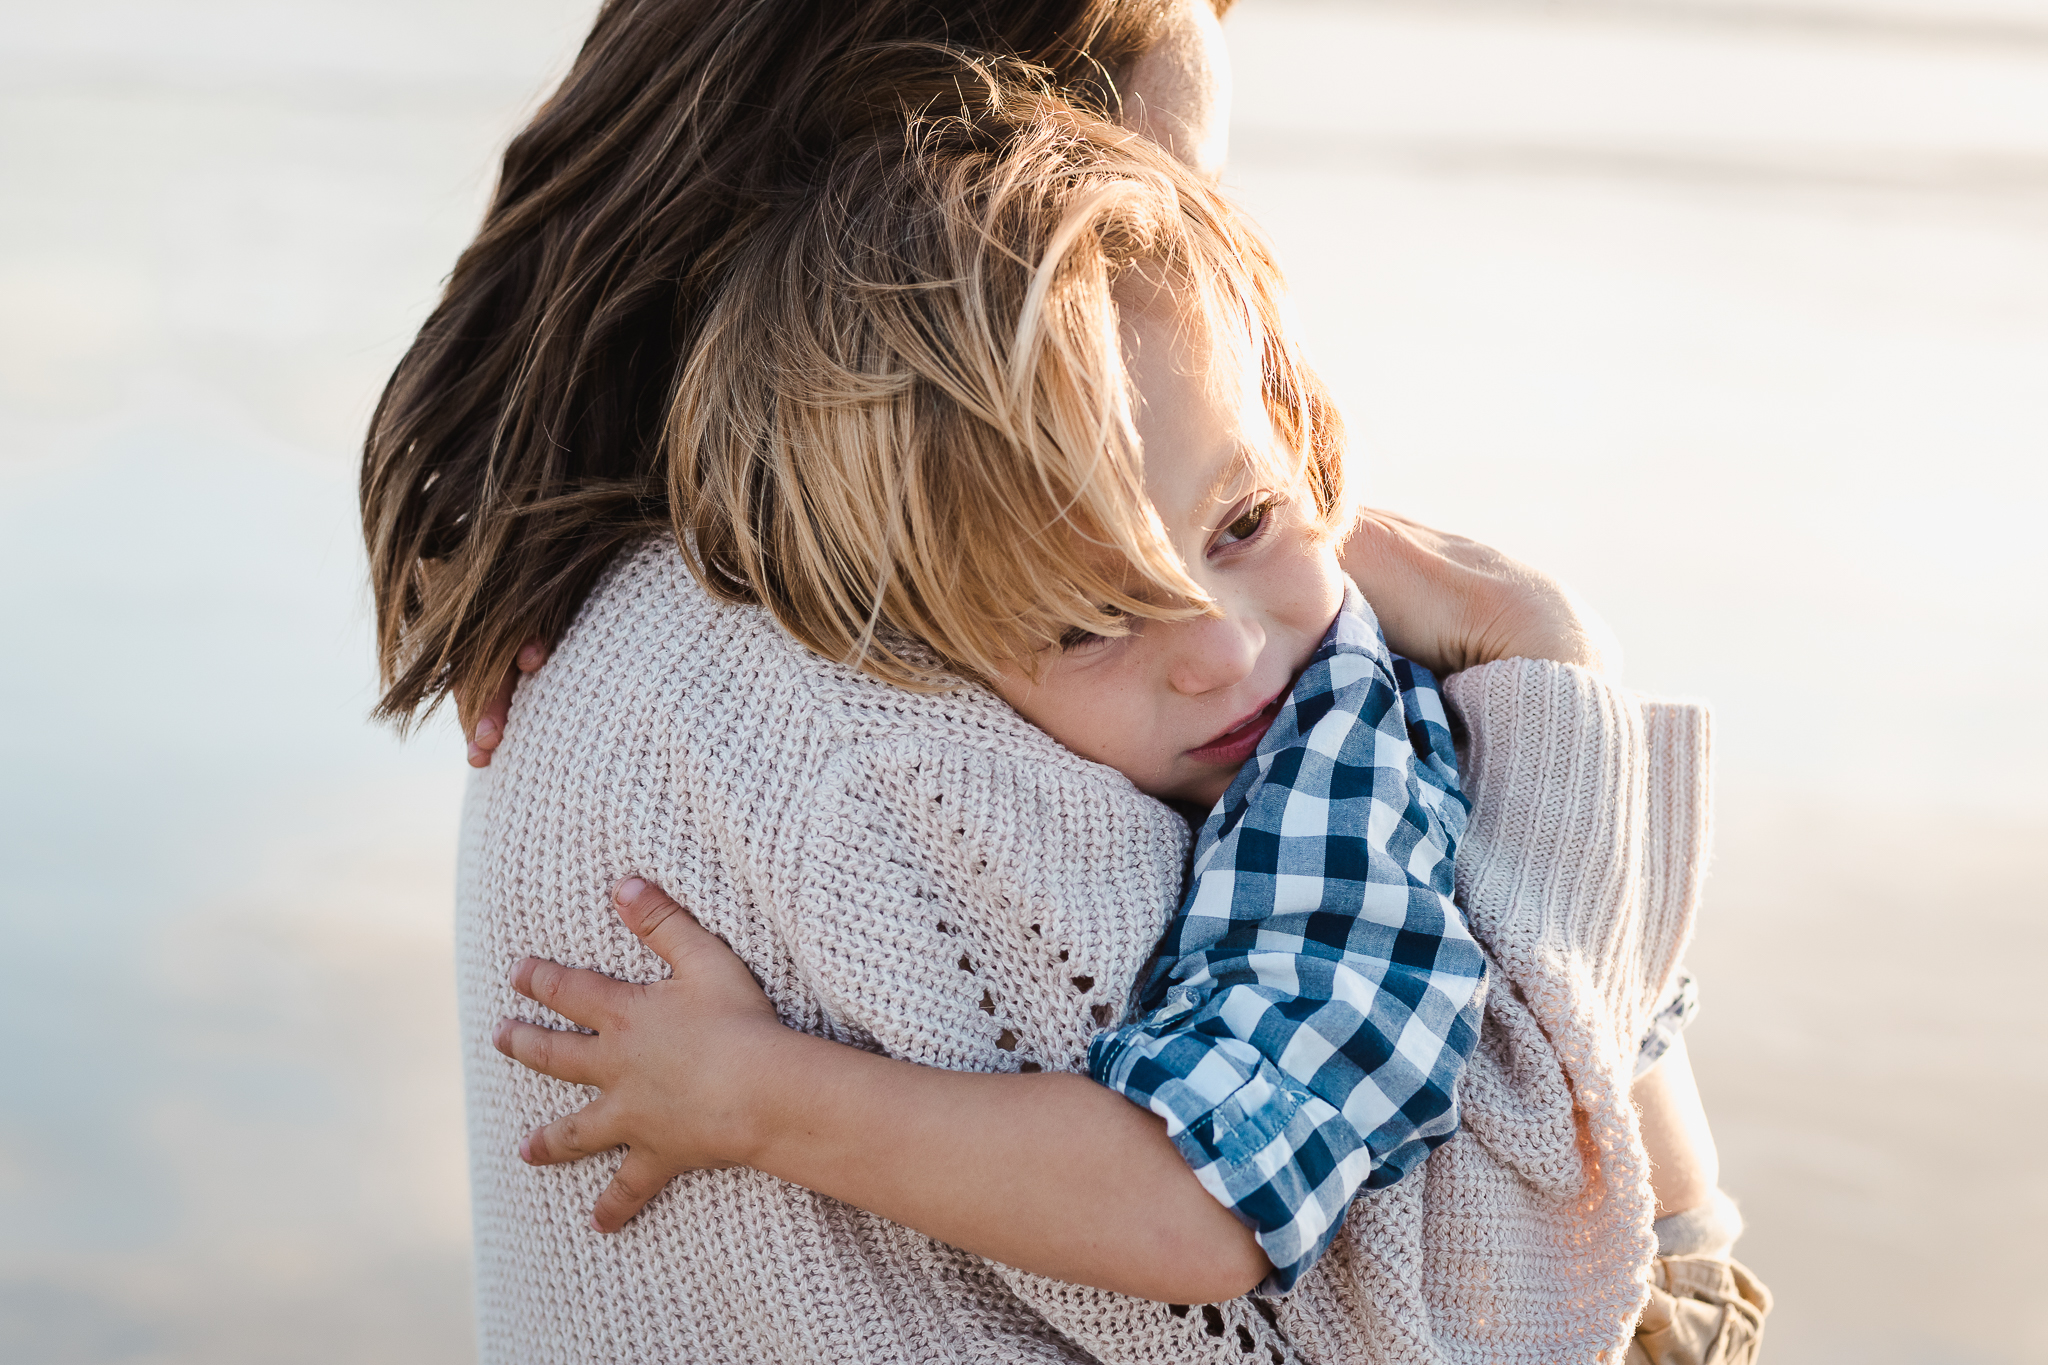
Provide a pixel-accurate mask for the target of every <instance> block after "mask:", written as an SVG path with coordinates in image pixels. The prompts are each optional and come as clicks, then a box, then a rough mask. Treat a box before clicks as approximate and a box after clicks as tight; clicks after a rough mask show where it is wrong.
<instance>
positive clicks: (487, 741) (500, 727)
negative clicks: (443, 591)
mask: <svg viewBox="0 0 2048 1365" xmlns="http://www.w3.org/2000/svg"><path fill="white" fill-rule="evenodd" d="M547 661H548V647H547V646H546V645H545V644H543V643H541V642H540V641H539V640H528V641H527V642H526V643H525V644H524V645H522V646H520V649H519V658H518V660H517V662H518V668H517V669H516V670H514V671H508V672H507V673H506V674H505V680H504V681H503V682H501V683H499V684H498V690H497V691H496V692H493V693H492V694H491V699H490V700H489V701H487V702H485V703H484V709H483V711H482V712H481V713H480V714H479V715H478V716H477V718H476V729H475V730H474V731H472V732H471V733H470V734H469V735H467V736H466V738H467V739H468V740H469V766H470V767H472V768H488V767H490V766H491V751H492V750H494V749H496V748H497V747H498V742H499V741H500V740H502V739H504V738H505V717H506V716H507V715H509V714H510V713H511V710H512V689H513V687H514V686H515V685H517V684H518V682H519V675H520V674H521V673H535V672H538V671H539V670H540V666H541V665H542V664H544V663H546V662H547ZM455 705H456V706H457V708H458V709H459V708H460V707H461V705H462V694H461V693H460V692H458V693H456V694H455Z"/></svg>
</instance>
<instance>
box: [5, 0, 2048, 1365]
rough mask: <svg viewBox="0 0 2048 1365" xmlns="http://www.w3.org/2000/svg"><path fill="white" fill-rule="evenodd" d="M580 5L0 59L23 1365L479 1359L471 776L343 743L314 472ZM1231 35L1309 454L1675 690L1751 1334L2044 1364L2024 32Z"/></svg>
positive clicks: (2035, 146)
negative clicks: (459, 916) (1308, 399)
mask: <svg viewBox="0 0 2048 1365" xmlns="http://www.w3.org/2000/svg"><path fill="white" fill-rule="evenodd" d="M587 9H588V7H587V6H585V5H560V4H544V3H540V0H520V3H516V4H503V3H498V4H488V5H487V4H483V3H481V0H472V2H469V3H461V2H458V0H435V2H434V3H427V4H412V5H399V4H397V3H396V0H375V2H374V3H352V4H349V5H339V4H318V3H316V4H308V5H302V6H289V7H283V6H277V7H245V6H239V5H230V4H228V3H226V2H225V0H209V2H208V3H192V4H180V5H175V6H174V5H163V4H142V3H140V2H139V0H135V2H134V3H116V0H90V3H82V4H77V5H72V6H65V7H60V8H51V9H48V10H45V11H38V12H34V13H26V14H23V15H19V16H14V17H12V18H11V19H10V25H9V30H8V32H7V33H5V34H4V35H0V177H4V184H0V203H4V204H5V205H6V211H5V212H4V213H0V300H4V306H0V573H4V574H5V576H6V581H8V582H9V583H10V584H12V585H15V587H14V590H13V591H11V592H10V593H9V594H7V595H6V597H5V598H4V599H0V639H5V640H6V641H7V642H8V646H9V650H10V653H9V659H10V663H12V664H13V665H14V666H13V667H10V668H7V669H4V670H0V702H4V708H0V709H4V713H5V714H7V715H8V716H9V717H10V723H9V724H8V725H7V726H6V727H5V728H4V729H0V932H4V933H5V936H6V941H7V943H8V945H9V952H8V953H7V954H6V955H5V956H4V958H0V997H4V998H6V999H7V1000H8V1001H9V1003H10V1004H11V1006H12V1007H13V1008H12V1010H11V1011H10V1013H11V1015H12V1017H13V1019H14V1021H15V1028H16V1030H17V1042H18V1046H17V1047H16V1048H15V1049H14V1050H13V1052H12V1055H10V1059H9V1062H8V1063H7V1066H6V1069H5V1071H4V1073H0V1074H4V1075H5V1077H6V1079H7V1081H8V1084H6V1085H5V1086H0V1343H5V1350H4V1351H0V1354H5V1355H6V1356H7V1358H8V1359H10V1360H14V1359H21V1360H25V1361H34V1362H58V1361H64V1362H71V1361H77V1362H116V1361H118V1362H143V1361H151V1362H155V1361H162V1362H172V1361H176V1362H188V1361H189V1362H200V1361H204V1362H239V1361H251V1362H254V1361H264V1362H272V1361H307V1362H330V1361H333V1362H339V1361H349V1360H369V1359H375V1360H378V1361H380V1362H405V1361H421V1362H426V1361H434V1362H444V1361H450V1360H458V1359H461V1358H463V1357H464V1355H465V1354H466V1353H467V1352H468V1351H469V1349H470V1348H469V1345H468V1343H469V1340H470V1327H469V1322H468V1312H469V1309H468V1303H467V1298H466V1294H467V1287H466V1286H467V1273H468V1272H467V1216H468V1214H467V1202H466V1201H467V1196H466V1191H465V1190H464V1181H465V1168H464V1159H463V1133H462V1119H461V1103H460V1092H459V1077H458V1075H457V1068H456V1051H455V1045H454V1036H453V1028H454V1023H453V1009H452V999H451V996H452V990H451V986H452V968H451V964H450V959H449V926H448V904H449V896H448V887H449V879H450V876H451V874H452V857H451V854H452V842H453V825H454V816H455V809H456V806H457V803H458V802H459V800H460V794H461V787H462V780H463V770H462V769H461V767H460V765H459V760H458V747H457V746H456V744H455V743H454V741H453V740H452V737H451V736H450V734H449V733H448V732H447V731H446V729H445V727H442V728H434V729H431V730H430V731H429V733H428V734H427V735H425V736H424V737H422V738H421V739H420V740H418V741H416V742H414V743H413V744H411V745H407V746H400V745H399V744H397V743H396V742H395V741H394V740H392V739H391V738H390V737H388V736H386V735H383V734H380V733H378V732H376V731H372V730H370V729H369V728H367V727H366V726H365V725H364V724H363V723H362V719H361V718H362V716H363V714H364V712H365V711H366V710H367V708H368V705H369V703H370V700H371V697H372V694H373V679H372V677H371V676H370V673H369V669H368V666H367V659H368V640H367V634H366V629H367V628H366V626H365V624H364V615H363V612H362V594H361V589H360V586H359V575H360V564H359V551H358V550H357V548H356V542H355V532H354V529H353V526H352V518H353V510H352V475H353V459H354V450H355V445H356V442H357V441H358V439H359V435H360V431H361V427H362V423H363V421H364V419H365V418H366V417H367V414H368V411H369V406H370V404H371V402H372V401H373V400H374V396H375V392H376V389H377V386H378V385H379V383H380V382H381V379H382V377H383V375H384V374H385V373H387V372H388V370H389V367H390V365H391V363H392V362H393V360H394V359H395V358H396V355H397V354H398V351H399V349H400V348H401V347H402V346H403V344H404V342H405V339H406V337H407V335H408V334H409V332H410V329H411V328H412V327H413V326H415V325H417V322H418V320H419V318H420V317H422V316H423V315H424V312H425V309H426V308H427V306H428V305H429V304H430V302H431V300H432V297H433V294H434V290H435V288H436V283H437V281H438V279H439V277H440V276H441V275H442V274H443V273H444V272H445V270H446V269H447V267H448V265H449V263H450V262H451V261H452V260H453V258H454V253H455V252H456V250H457V249H458V248H459V247H460V245H461V243H462V240H463V239H464V237H465V235H466V233H467V232H468V230H469V228H470V227H471V225H472V224H473V223H474V220H475V216H476V214H477V213H478V211H479V209H480V206H481V200H482V196H483V194H484V193H485V191H486V189H487V187H488V183H489V176H490V170H491V165H492V160H493V154H494V151H495V149H496V147H497V146H498V145H499V144H500V143H501V142H502V139H503V138H504V137H505V136H506V135H507V134H508V133H509V132H510V131H511V129H512V128H513V127H515V126H516V123H517V120H518V117H519V114H520V111H521V110H522V109H523V108H525V107H528V105H529V103H530V101H531V100H532V98H533V97H534V96H535V95H536V94H537V93H538V92H539V91H540V90H541V89H542V88H543V86H544V83H545V78H546V75H547V74H548V73H550V72H552V71H557V70H559V69H560V66H561V63H562V62H563V61H564V60H565V59H566V55H567V53H568V52H569V50H570V49H571V47H572V46H573V44H574V42H575V41H576V40H577V38H578V37H580V32H581V28H582V25H583V23H584V22H585V20H586V19H587ZM1230 31H1231V34H1232V42H1233V45H1234V47H1235V49H1236V51H1237V55H1238V61H1239V66H1240V71H1239V75H1240V81H1241V84H1240V90H1239V108H1238V120H1237V130H1236V154H1235V157H1234V163H1233V169H1232V172H1231V180H1232V183H1233V185H1234V186H1235V188H1236V190H1237V192H1238V193H1239V194H1240V195H1241V196H1242V198H1243V199H1244V200H1245V202H1246V203H1247V204H1248V205H1250V206H1251V207H1252V209H1253V210H1254V212H1255V213H1257V214H1258V216H1259V217H1260V219H1261V220H1262V222H1264V223H1265V224H1266V226H1267V227H1268V229H1269V231H1270V232H1271V233H1272V235H1273V237H1274V238H1275V241H1276V243H1277V244H1278V246H1279V248H1280V251H1281V253H1282V256H1283V259H1284V260H1285V261H1286V262H1287V263H1288V265H1289V268H1290V270H1291V272H1292V275H1293V277H1294V280H1295V284H1296V288H1297V293H1298V296H1299V298H1298V301H1299V305H1300V308H1301V313H1302V317H1303V323H1304V326H1305V327H1306V328H1307V329H1308V332H1309V334H1310V336H1311V338H1312V340H1313V342H1314V345H1315V347H1316V350H1317V353H1318V355H1319V357H1320V359H1321V361H1322V363H1323V366H1324V368H1325V370H1326V372H1327V373H1328V374H1329V376H1330V378H1331V380H1332V382H1333V385H1334V386H1335V388H1336V389H1337V390H1338V393H1339V395H1340V397H1341V398H1342V399H1343V401H1344V404H1345V407H1346V411H1347V414H1348V416H1349V419H1350V422H1351V425H1352V427H1353V430H1354V433H1355V436H1356V441H1355V457H1354V458H1355V469H1354V473H1355V477H1357V478H1359V479H1361V480H1363V481H1365V482H1366V484H1367V485H1368V487H1369V488H1370V490H1371V493H1372V496H1373V497H1374V498H1375V499H1376V500H1378V501H1382V502H1385V503H1387V504H1389V505H1393V506H1397V507H1400V508H1403V509H1404V510H1407V511H1410V512H1411V513H1413V514H1415V515H1418V516H1421V517H1423V518H1425V519H1428V520H1434V521H1437V522H1439V523H1441V524H1444V525H1447V526H1451V527H1454V528H1456V529H1460V530H1464V531H1467V532H1469V533H1471V534H1474V535H1478V536H1481V537H1483V538H1486V539H1490V540H1493V541H1495V542H1496V543H1498V544H1501V545H1502V546H1503V547H1505V548H1507V549H1509V550H1510V551H1511V552H1513V553H1516V554H1519V555H1521V556H1522V557H1524V558H1527V559H1529V560H1531V561H1532V562H1536V563H1540V564H1542V565H1544V566H1546V567H1549V568H1553V569H1556V570H1558V571H1561V572H1562V573H1564V574H1565V576H1566V577H1567V578H1569V579H1570V580H1571V581H1572V582H1573V584H1574V585H1575V586H1576V587H1577V588H1578V589H1579V590H1580V591H1581V592H1582V594H1583V595H1585V596H1586V597H1588V598H1589V599H1590V600H1592V601H1593V602H1594V603H1595V604H1596V605H1597V606H1598V607H1599V608H1600V609H1601V610H1602V611H1603V613H1605V615H1606V616H1607V617H1608V619H1609V621H1610V623H1611V624H1612V625H1613V626H1614V627H1615V629H1616V631H1617V633H1618V634H1619V635H1620V636H1621V638H1622V639H1623V640H1624V642H1625V643H1626V644H1627V646H1628V649H1629V664H1628V668H1629V677H1630V680H1631V681H1632V682H1633V683H1634V684H1635V685H1637V686H1640V687H1642V688H1644V689H1646V690H1652V691H1660V692H1670V693H1683V694H1688V695H1700V696H1705V697H1708V698H1710V699H1711V700H1712V701H1713V702H1714V703H1715V706H1716V717H1717V721H1716V724H1717V731H1716V743H1717V752H1718V757H1719V768H1718V776H1719V782H1720V808H1719V809H1720V819H1721V823H1720V832H1719V838H1718V851H1717V855H1716V861H1715V864H1714V871H1713V874H1712V878H1711V881H1710V884H1709V897H1708V901H1709V903H1708V906H1707V910H1706V913H1705V915H1704V917H1703V920H1702V923H1701V928H1700V934H1699V939H1698V943H1697V946H1696V949H1695V951H1694V953H1693V963H1694V965H1695V967H1696V968H1697V969H1698V970H1699V972H1700V974H1701V977H1702V982H1703V994H1704V1000H1705V1010H1704V1012H1703V1014H1702V1017H1701V1019H1700V1022H1699V1024H1698V1025H1697V1028H1696V1031H1695V1034H1694V1037H1693V1052H1694V1058H1695V1062H1696V1065H1697V1068H1698V1070H1699V1073H1700V1077H1701V1083H1702V1088H1703V1090H1704V1092H1705V1095H1706V1098H1707V1100H1708V1103H1709V1105H1710V1107H1711V1109H1712V1112H1713V1115H1714V1119H1715V1124H1716V1128H1717V1132H1718V1134H1719V1137H1720V1141H1721V1147H1722V1157H1723V1163H1724V1183H1725V1184H1726V1185H1727V1186H1728V1188H1729V1189H1731V1190H1732V1191H1733V1192H1734V1193H1735V1194H1736V1195H1737V1196H1738V1197H1739V1198H1740V1199H1741V1200H1742V1201H1743V1204H1744V1207H1745V1209H1746V1211H1747V1213H1748V1215H1749V1217H1750V1219H1751V1224H1752V1231H1751V1233H1750V1234H1749V1236H1748V1238H1747V1239H1746V1240H1745V1242H1744V1244H1743V1248H1742V1254H1743V1255H1744V1256H1745V1258H1746V1259H1748V1260H1749V1261H1750V1262H1751V1263H1752V1264H1753V1265H1754V1266H1755V1267H1756V1268H1757V1269H1758V1270H1759V1272H1760V1273H1762V1274H1763V1275H1764V1276H1765V1277H1766V1278H1767V1279H1768V1280H1769V1281H1770V1282H1771V1284H1772V1285H1773V1287H1774V1288H1775V1289H1776V1290H1777V1291H1778V1294H1779V1297H1780V1302H1781V1308H1780V1311H1779V1313H1778V1314H1777V1315H1776V1317H1775V1318H1774V1320H1773V1323H1772V1327H1771V1336H1770V1344H1769V1347H1768V1350H1769V1357H1768V1358H1770V1359H1773V1360H1778V1361H1815V1362H1836V1361H1839V1362H1852V1361H1853V1362H1858V1363H1859V1365H1861V1363H1862V1362H1876V1363H1878V1365H1890V1363H1892V1362H1897V1363H1898V1365H1907V1363H1909V1362H1910V1363H1912V1365H1920V1363H1922V1362H2001V1363H2002V1362H2021V1361H2033V1360H2040V1359H2043V1358H2048V1327H2044V1326H2043V1325H2042V1322H2041V1319H2040V1315H2039V1314H2036V1313H2032V1312H2030V1311H2028V1305H2030V1304H2031V1303H2033V1302H2034V1301H2035V1300H2037V1299H2038V1298H2039V1293H2038V1290H2037V1289H2036V1287H2035V1286H2036V1285H2037V1284H2038V1282H2039V1280H2040V1277H2041V1272H2042V1271H2043V1270H2044V1269H2048V1256H2044V1255H2043V1253H2042V1252H2041V1251H2040V1250H2039V1249H2038V1242H2039V1239H2038V1238H2036V1237H2034V1236H2033V1235H2032V1229H2033V1228H2034V1227H2035V1226H2036V1225H2037V1223H2038V1222H2039V1220H2040V1217H2041V1215H2042V1214H2043V1213H2048V1174H2044V1172H2043V1168H2042V1165H2041V1163H2040V1160H2039V1157H2038V1152H2039V1150H2040V1146H2041V1143H2040V1139H2039V1137H2038V1134H2039V1132H2040V1131H2041V1129H2042V1127H2043V1124H2044V1122H2048V1062H2044V1060H2043V1056H2044V1048H2043V1044H2044V1042H2048V1038H2044V1029H2043V1027H2042V1025H2041V1024H2040V1022H2039V1019H2038V1007H2037V1006H2036V1004H2035V1002H2034V997H2035V995H2036V994H2037V990H2036V989H2035V987H2034V981H2035V979H2036V978H2037V977H2038V975H2039V971H2040V969H2039V966H2038V964H2039V963H2040V962H2041V961H2042V960H2043V957H2044V952H2048V927H2044V926H2048V917H2044V915H2043V913H2042V912H2043V910H2044V908H2048V907H2044V899H2048V898H2044V896H2043V893H2042V891H2041V889H2040V880H2039V873H2038V870H2037V868H2038V864H2039V862H2040V860H2041V858H2040V852H2039V851H2040V850H2042V849H2044V848H2048V800H2044V799H2043V798H2042V797H2041V796H2040V795H2039V786H2038V784H2037V783H2035V782H2033V781H2031V780H2030V776H2031V773H2032V771H2033V770H2034V769H2035V768H2037V767H2038V766H2040V764H2041V763H2042V761H2043V760H2044V759H2048V738H2044V735H2043V731H2042V730H2041V729H2040V727H2037V726H2032V725H2030V724H2029V723H2028V721H2029V720H2030V718H2031V715H2032V713H2033V711H2034V710H2035V709H2037V708H2039V707H2040V706H2041V705H2042V704H2043V703H2044V701H2048V629H2044V627H2048V620H2044V610H2043V607H2042V606H2041V603H2040V594H2039V587H2040V585H2041V584H2042V583H2043V582H2048V541H2044V538H2043V537H2042V536H2041V535H2040V533H2039V530H2038V527H2039V525H2040V523H2041V519H2042V513H2043V512H2044V510H2048V497H2044V483H2048V474H2044V471H2043V461H2042V459H2041V453H2042V452H2043V451H2044V450H2048V404H2044V403H2043V402H2042V401H2041V397H2040V391H2041V386H2040V376H2041V375H2042V374H2043V373H2048V247H2044V245H2043V244H2044V242H2048V6H2044V5H2043V4H2041V3H2037V2H2036V0H1982V3H1976V2H1975V0H1958V3H1955V4H1938V3H1935V2H1934V0H1925V3H1915V0H1808V3H1804V4H1800V5H1796V6H1795V5H1792V4H1790V3H1789V2H1788V3H1787V4H1783V5H1779V4H1768V3H1757V4H1743V5H1737V4H1735V3H1733V0H1730V3H1727V4H1721V3H1717V0H1695V2H1692V3H1679V0H1642V3H1635V4H1632V3H1624V2H1623V0H1614V2H1613V3H1602V2H1598V0H1581V2H1580V3H1569V4H1548V5H1545V4H1535V3H1530V4H1517V3H1512V2H1511V0H1498V2H1487V0H1470V2H1469V3H1460V2H1459V0H1430V2H1425V0H1415V3H1365V2H1363V0H1361V2H1360V3H1353V4H1341V3H1334V0H1333V2H1332V3H1324V4H1317V3H1308V2H1307V0H1294V2H1293V3H1282V2H1281V0H1242V3H1241V5H1240V12H1239V13H1238V14H1237V15H1236V16H1235V17H1233V19H1232V20H1231V23H1230ZM2008 712H2011V713H2012V715H2011V718H2008Z"/></svg>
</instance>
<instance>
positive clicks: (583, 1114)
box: [519, 1096, 625, 1166]
mask: <svg viewBox="0 0 2048 1365" xmlns="http://www.w3.org/2000/svg"><path fill="white" fill-rule="evenodd" d="M624 1145H625V1134H623V1133H620V1132H618V1131H616V1130H615V1128H614V1126H613V1124H612V1121H611V1110H610V1108H609V1107H608V1106H607V1105H606V1104H605V1101H604V1097H603V1096H599V1097H598V1098H597V1099H595V1100H592V1101H591V1102H590V1103H589V1104H587V1105H585V1106H584V1107H583V1108H581V1109H579V1110H577V1111H576V1112H575V1113H573V1114H564V1115H562V1117H560V1118H558V1119H556V1120H555V1121H554V1122H553V1123H549V1124H544V1125H543V1126H541V1127H539V1128H536V1129H534V1130H533V1131H532V1132H530V1133H528V1134H527V1135H526V1136H525V1137H524V1138H521V1139H520V1141H519V1159H520V1160H521V1161H523V1162H525V1163H526V1164H527V1165H529V1166H556V1165H560V1164H561V1163H562V1162H564V1161H581V1160H582V1159H583V1158H584V1157H587V1156H596V1155H597V1154H598V1153H599V1152H609V1151H610V1150H611V1149H612V1148H614V1147H622V1146H624Z"/></svg>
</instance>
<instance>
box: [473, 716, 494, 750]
mask: <svg viewBox="0 0 2048 1365" xmlns="http://www.w3.org/2000/svg"><path fill="white" fill-rule="evenodd" d="M497 733H498V722H496V721H494V720H492V719H491V718H490V717H489V716H485V717H484V718H483V719H482V720H480V721H478V722H477V723H476V737H477V741H478V742H479V743H481V742H483V741H484V740H487V739H489V738H490V737H491V736H492V735H495V734H497Z"/></svg>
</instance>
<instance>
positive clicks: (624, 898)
mask: <svg viewBox="0 0 2048 1365" xmlns="http://www.w3.org/2000/svg"><path fill="white" fill-rule="evenodd" d="M646 889H647V883H646V882H644V881H642V880H640V879H639V878H638V877H628V878H626V880H624V881H622V882H620V883H619V889H618V890H617V891H614V892H613V893H612V894H613V895H614V896H616V897H617V898H618V902H619V904H620V905H624V904H626V903H627V902H628V901H634V900H638V899H639V898H640V893H641V892H642V891H645V890H646Z"/></svg>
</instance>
